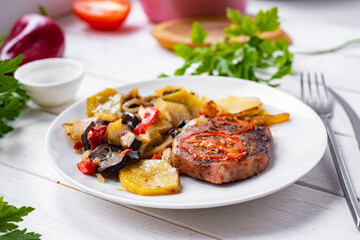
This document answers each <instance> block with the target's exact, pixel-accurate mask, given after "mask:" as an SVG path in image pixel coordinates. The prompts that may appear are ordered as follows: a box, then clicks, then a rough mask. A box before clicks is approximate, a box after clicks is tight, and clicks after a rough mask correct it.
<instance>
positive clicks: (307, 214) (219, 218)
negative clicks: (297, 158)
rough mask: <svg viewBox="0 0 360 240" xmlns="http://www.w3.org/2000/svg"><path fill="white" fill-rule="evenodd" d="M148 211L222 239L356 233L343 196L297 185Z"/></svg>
mask: <svg viewBox="0 0 360 240" xmlns="http://www.w3.org/2000/svg"><path fill="white" fill-rule="evenodd" d="M148 212H149V213H151V214H155V213H156V214H158V216H159V217H161V218H165V219H167V220H169V221H172V222H173V221H175V222H177V223H182V222H185V221H186V222H187V223H188V224H190V225H191V226H193V227H195V228H197V229H201V230H202V231H207V232H208V233H210V234H212V235H215V236H216V237H219V238H222V239H339V238H342V239H346V238H349V239H357V238H358V234H359V232H358V230H357V229H356V228H355V224H354V223H353V220H352V218H351V215H350V212H349V210H348V208H347V205H346V202H345V199H343V198H339V197H336V196H334V195H330V194H327V193H322V192H318V191H314V190H310V189H307V188H303V187H301V186H297V185H292V186H291V187H289V188H287V189H285V190H282V191H280V192H278V193H275V194H272V195H270V196H268V197H265V198H261V199H257V200H254V201H250V202H246V203H242V204H237V205H233V206H228V207H221V208H212V209H200V210H181V211H176V210H160V209H149V210H148Z"/></svg>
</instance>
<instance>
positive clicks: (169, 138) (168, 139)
mask: <svg viewBox="0 0 360 240" xmlns="http://www.w3.org/2000/svg"><path fill="white" fill-rule="evenodd" d="M172 142H173V138H172V136H170V135H168V136H167V137H166V138H165V139H164V141H163V142H162V143H160V144H159V145H157V146H155V147H153V148H151V149H150V150H148V151H143V152H140V153H141V158H151V157H152V156H153V155H154V154H155V153H158V152H160V151H162V150H164V149H165V148H167V147H169V146H171V144H172ZM144 150H146V149H144Z"/></svg>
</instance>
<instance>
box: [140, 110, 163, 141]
mask: <svg viewBox="0 0 360 240" xmlns="http://www.w3.org/2000/svg"><path fill="white" fill-rule="evenodd" d="M158 115H159V110H158V109H156V108H153V107H146V108H145V115H144V118H143V120H142V121H141V123H139V124H138V125H137V126H136V128H135V129H134V133H135V134H136V135H139V134H143V133H145V128H146V127H147V126H150V125H151V124H152V123H154V122H155V120H156V118H157V116H158Z"/></svg>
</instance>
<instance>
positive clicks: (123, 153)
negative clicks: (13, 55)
mask: <svg viewBox="0 0 360 240" xmlns="http://www.w3.org/2000/svg"><path fill="white" fill-rule="evenodd" d="M131 151H132V149H126V150H124V151H122V152H121V153H120V158H123V157H124V156H125V155H126V154H128V152H131Z"/></svg>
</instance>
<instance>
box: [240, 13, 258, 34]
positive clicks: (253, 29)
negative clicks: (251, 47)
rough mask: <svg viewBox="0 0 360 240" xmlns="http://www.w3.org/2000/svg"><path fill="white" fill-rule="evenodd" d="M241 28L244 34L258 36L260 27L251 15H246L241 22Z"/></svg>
mask: <svg viewBox="0 0 360 240" xmlns="http://www.w3.org/2000/svg"><path fill="white" fill-rule="evenodd" d="M241 30H242V32H243V34H244V35H246V36H250V37H253V36H256V34H257V31H258V28H257V26H256V25H255V24H254V23H253V20H252V19H251V17H249V16H246V17H244V19H243V21H242V23H241Z"/></svg>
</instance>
